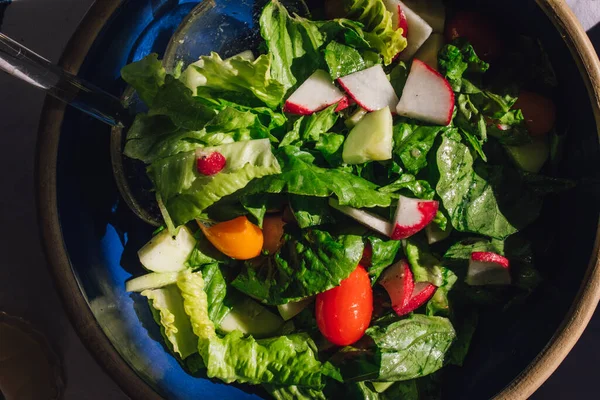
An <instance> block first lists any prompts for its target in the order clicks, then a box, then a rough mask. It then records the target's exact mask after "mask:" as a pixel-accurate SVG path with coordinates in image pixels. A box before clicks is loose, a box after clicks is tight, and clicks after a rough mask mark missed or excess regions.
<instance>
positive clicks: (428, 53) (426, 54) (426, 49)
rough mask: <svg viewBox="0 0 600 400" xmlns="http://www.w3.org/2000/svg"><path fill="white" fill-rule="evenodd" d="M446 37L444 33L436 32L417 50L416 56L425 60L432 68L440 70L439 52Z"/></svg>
mask: <svg viewBox="0 0 600 400" xmlns="http://www.w3.org/2000/svg"><path fill="white" fill-rule="evenodd" d="M445 42H446V39H444V35H441V34H439V33H434V34H432V35H431V36H429V39H427V41H426V42H425V43H423V46H421V48H420V49H419V51H417V54H415V58H417V59H419V60H421V61H423V62H424V63H425V64H427V65H429V66H430V67H431V68H433V69H435V70H436V71H437V70H438V53H439V52H440V50H441V49H442V47H444V44H445Z"/></svg>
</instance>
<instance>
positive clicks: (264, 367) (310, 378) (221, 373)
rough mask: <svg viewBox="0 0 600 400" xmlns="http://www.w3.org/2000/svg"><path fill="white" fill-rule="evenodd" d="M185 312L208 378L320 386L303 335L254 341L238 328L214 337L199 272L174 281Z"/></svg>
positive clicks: (318, 367) (318, 369)
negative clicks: (179, 292)
mask: <svg viewBox="0 0 600 400" xmlns="http://www.w3.org/2000/svg"><path fill="white" fill-rule="evenodd" d="M177 285H178V287H179V289H180V290H181V293H182V296H183V304H184V309H185V312H186V313H187V314H188V316H189V317H190V320H191V322H192V328H193V331H194V333H195V334H196V336H198V338H199V340H198V350H199V353H200V356H201V357H202V360H203V363H204V365H205V366H206V374H207V376H208V377H209V378H219V379H221V380H222V381H224V382H226V383H231V382H240V383H252V384H260V383H271V384H273V385H302V386H308V387H314V388H317V387H320V386H321V369H322V365H321V363H320V362H319V361H318V360H317V359H316V357H315V350H314V343H313V342H312V340H311V339H310V337H309V336H308V335H306V334H302V333H299V334H292V335H287V336H280V337H276V338H271V339H261V340H256V339H254V338H253V337H252V336H249V337H244V336H243V334H242V333H241V332H239V331H235V332H232V333H229V334H227V335H225V336H224V337H220V336H217V334H216V332H215V327H214V325H213V323H212V322H211V321H210V319H209V311H208V300H207V295H206V292H205V291H204V285H205V283H204V280H203V278H202V273H200V272H195V273H192V272H191V271H189V270H188V271H186V272H184V273H182V275H181V278H180V280H179V281H178V282H177Z"/></svg>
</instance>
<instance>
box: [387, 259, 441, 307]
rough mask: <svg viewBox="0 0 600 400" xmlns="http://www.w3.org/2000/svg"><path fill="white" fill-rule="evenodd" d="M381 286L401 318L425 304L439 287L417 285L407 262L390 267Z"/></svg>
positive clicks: (420, 283)
mask: <svg viewBox="0 0 600 400" xmlns="http://www.w3.org/2000/svg"><path fill="white" fill-rule="evenodd" d="M379 284H380V285H381V286H383V287H384V288H385V290H386V291H387V292H388V295H389V296H390V300H391V301H392V308H393V309H394V311H395V312H396V314H398V315H399V316H402V315H406V314H408V313H410V312H412V311H414V310H416V309H417V308H419V307H421V306H422V305H423V304H425V303H426V302H427V301H429V299H431V297H432V296H433V295H434V293H435V291H436V289H437V287H436V286H435V285H433V284H431V283H429V282H417V283H415V281H414V277H413V274H412V271H411V270H410V266H409V264H408V262H407V261H406V260H402V261H400V262H398V263H396V264H394V265H392V266H391V267H388V268H387V269H386V270H385V271H384V272H383V274H382V276H381V279H380V280H379Z"/></svg>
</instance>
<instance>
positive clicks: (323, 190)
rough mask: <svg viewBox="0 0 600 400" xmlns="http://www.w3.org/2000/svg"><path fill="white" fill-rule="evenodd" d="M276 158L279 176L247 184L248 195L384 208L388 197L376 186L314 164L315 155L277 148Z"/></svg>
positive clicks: (293, 149) (344, 172) (346, 173)
mask: <svg viewBox="0 0 600 400" xmlns="http://www.w3.org/2000/svg"><path fill="white" fill-rule="evenodd" d="M277 157H278V159H279V161H280V163H281V165H282V170H281V174H278V175H273V176H269V177H265V178H262V179H257V180H255V181H253V182H252V183H251V184H250V185H248V187H247V189H246V192H247V193H249V194H251V193H290V194H297V195H303V196H314V197H330V196H332V195H335V196H336V197H337V198H338V200H339V203H340V204H341V205H348V206H351V207H356V208H371V207H387V206H389V205H390V204H391V196H390V195H389V194H387V193H381V192H378V191H377V186H376V185H375V184H373V183H371V182H369V181H368V180H366V179H363V178H360V177H358V176H356V175H354V174H352V173H350V172H347V171H345V170H342V169H326V168H321V167H317V166H316V165H314V156H312V155H311V154H310V153H308V152H305V151H302V150H300V149H299V148H297V147H293V146H284V147H281V148H279V150H278V152H277Z"/></svg>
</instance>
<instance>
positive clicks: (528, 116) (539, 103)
mask: <svg viewBox="0 0 600 400" xmlns="http://www.w3.org/2000/svg"><path fill="white" fill-rule="evenodd" d="M513 108H515V109H520V110H521V111H522V112H523V117H525V125H526V126H527V130H528V131H529V134H530V135H531V136H542V135H545V134H546V133H548V132H550V130H551V129H552V127H553V126H554V123H555V122H556V106H555V105H554V102H553V101H552V100H550V99H549V98H547V97H544V96H541V95H539V94H537V93H533V92H528V91H526V90H521V92H520V93H519V99H518V100H517V102H516V103H515V105H514V106H513Z"/></svg>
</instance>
